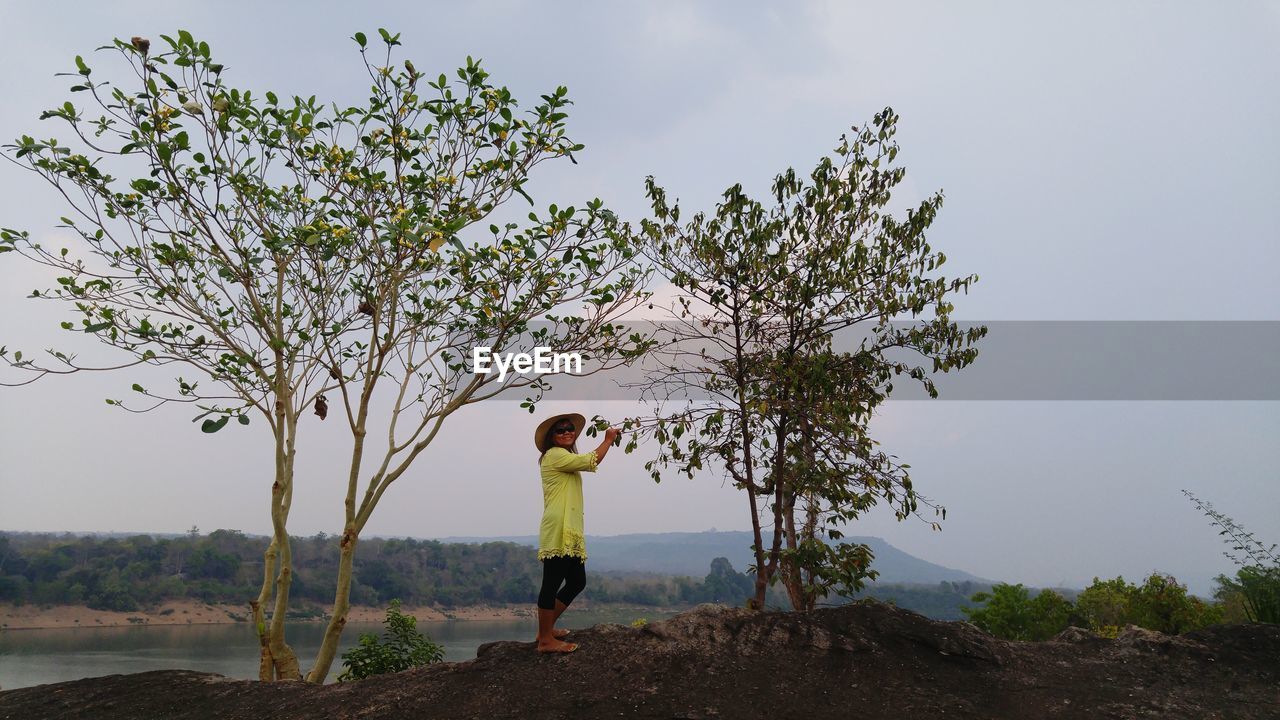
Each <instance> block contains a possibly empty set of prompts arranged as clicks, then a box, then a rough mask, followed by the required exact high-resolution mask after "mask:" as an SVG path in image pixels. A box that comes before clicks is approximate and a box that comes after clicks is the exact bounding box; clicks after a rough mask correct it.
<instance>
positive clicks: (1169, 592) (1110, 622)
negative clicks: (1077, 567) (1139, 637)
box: [1076, 573, 1225, 637]
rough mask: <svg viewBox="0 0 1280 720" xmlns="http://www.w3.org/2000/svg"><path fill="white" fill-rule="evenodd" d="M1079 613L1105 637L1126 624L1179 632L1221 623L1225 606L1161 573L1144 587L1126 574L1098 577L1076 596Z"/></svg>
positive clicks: (1091, 627)
mask: <svg viewBox="0 0 1280 720" xmlns="http://www.w3.org/2000/svg"><path fill="white" fill-rule="evenodd" d="M1076 615H1077V617H1078V618H1079V619H1080V620H1081V621H1082V622H1083V624H1085V625H1087V626H1088V627H1089V629H1090V630H1092V631H1094V632H1096V633H1098V634H1099V635H1102V636H1103V637H1115V636H1116V634H1117V633H1118V632H1119V630H1120V629H1121V628H1123V627H1124V626H1125V625H1137V626H1138V627H1141V628H1146V629H1148V630H1156V631H1159V632H1162V633H1168V634H1172V635H1177V634H1178V633H1184V632H1187V631H1189V630H1196V629H1198V628H1202V627H1205V626H1207V625H1213V624H1214V623H1220V622H1222V621H1223V619H1224V617H1225V615H1224V610H1223V608H1222V606H1221V605H1210V604H1208V603H1206V602H1204V601H1203V600H1201V599H1200V598H1197V597H1194V596H1191V595H1188V594H1187V588H1186V586H1185V585H1182V584H1180V583H1179V582H1178V581H1177V579H1176V578H1174V577H1171V576H1169V575H1163V574H1161V573H1152V574H1151V575H1150V576H1148V577H1147V579H1146V580H1145V581H1143V583H1142V585H1140V586H1135V585H1132V584H1130V583H1128V582H1125V579H1124V578H1123V577H1117V578H1115V579H1112V580H1099V579H1098V578H1096V577H1095V578H1094V579H1093V584H1092V585H1090V586H1089V587H1087V588H1085V589H1084V591H1083V592H1081V593H1080V594H1079V595H1078V596H1077V597H1076Z"/></svg>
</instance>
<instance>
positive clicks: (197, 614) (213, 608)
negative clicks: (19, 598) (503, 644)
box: [0, 600, 534, 632]
mask: <svg viewBox="0 0 1280 720" xmlns="http://www.w3.org/2000/svg"><path fill="white" fill-rule="evenodd" d="M531 608H532V606H529V607H525V606H523V605H498V606H485V605H477V606H467V607H458V608H450V609H441V608H436V607H429V606H425V607H419V606H403V607H401V608H400V611H401V612H403V613H404V614H406V615H412V616H413V617H415V618H417V620H418V622H445V621H449V620H490V621H493V620H524V619H529V618H533V617H534V614H533V610H532V609H531ZM386 615H387V609H386V608H384V607H372V606H353V607H352V608H351V610H350V612H349V613H348V614H347V622H351V623H381V622H382V621H383V620H384V619H385V618H386ZM326 620H328V616H327V615H316V616H314V617H296V618H294V617H291V618H289V622H291V623H318V622H324V621H326ZM249 621H250V613H249V608H248V606H247V605H230V604H225V603H212V604H211V603H204V602H200V601H199V600H170V601H166V602H163V603H160V604H159V605H157V606H155V607H153V608H148V609H145V610H136V611H131V612H123V611H116V610H94V609H92V608H89V607H86V606H84V605H49V606H40V605H36V604H27V605H22V606H15V605H8V604H0V632H4V631H8V630H59V629H67V628H107V627H135V626H139V625H232V624H236V623H248V622H249Z"/></svg>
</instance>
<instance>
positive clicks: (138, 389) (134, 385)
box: [133, 383, 146, 393]
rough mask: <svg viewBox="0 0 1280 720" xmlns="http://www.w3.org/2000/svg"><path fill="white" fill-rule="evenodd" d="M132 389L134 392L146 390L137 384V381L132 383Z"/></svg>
mask: <svg viewBox="0 0 1280 720" xmlns="http://www.w3.org/2000/svg"><path fill="white" fill-rule="evenodd" d="M133 391H134V392H140V393H144V392H146V390H144V389H143V387H142V386H141V385H139V384H138V383H134V384H133Z"/></svg>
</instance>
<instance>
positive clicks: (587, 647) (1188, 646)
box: [0, 601, 1280, 720]
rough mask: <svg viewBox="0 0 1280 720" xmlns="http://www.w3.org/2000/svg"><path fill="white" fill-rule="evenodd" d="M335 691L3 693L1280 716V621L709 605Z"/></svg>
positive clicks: (432, 714) (425, 711)
mask: <svg viewBox="0 0 1280 720" xmlns="http://www.w3.org/2000/svg"><path fill="white" fill-rule="evenodd" d="M567 639H570V640H574V641H576V642H578V643H580V645H581V647H580V648H579V650H578V651H577V652H574V653H571V654H568V655H539V654H537V653H535V652H534V649H533V644H532V643H517V642H499V643H490V644H488V645H484V646H481V648H480V651H479V656H478V657H477V658H476V659H475V660H471V661H468V662H461V663H440V664H438V665H433V666H430V667H427V668H421V669H418V670H412V671H408V672H404V673H399V674H396V675H384V676H380V677H376V678H372V679H369V680H365V681H362V682H356V683H344V684H331V685H327V686H324V687H314V686H307V685H303V684H300V683H277V684H263V683H256V682H248V681H240V680H228V679H226V678H223V677H221V676H218V675H207V674H201V673H193V672H185V671H161V672H150V673H140V674H136V675H113V676H108V677H102V678H93V679H89V680H80V681H76V682H68V683H60V684H56V685H44V686H40V687H34V688H24V689H20V690H13V691H9V692H2V693H0V718H3V719H5V720H38V719H48V720H54V719H57V718H93V719H94V720H116V719H119V720H126V719H127V720H135V719H138V718H227V719H229V720H230V719H240V718H243V719H244V720H261V719H262V718H271V719H272V720H289V719H292V718H297V719H299V720H302V719H303V718H306V719H307V720H311V719H312V718H396V719H397V720H399V719H401V718H607V717H641V718H727V719H729V720H738V719H740V718H742V719H746V718H766V717H768V718H843V717H856V718H859V720H869V719H872V718H934V717H942V718H1037V719H1038V718H1162V719H1164V718H1195V719H1197V720H1205V719H1208V718H1269V719H1274V718H1280V626H1273V625H1235V626H1219V627H1214V628H1209V629H1207V630H1201V631H1196V632H1192V633H1188V634H1185V635H1181V636H1165V635H1160V634H1158V633H1151V632H1148V631H1144V630H1140V629H1136V628H1131V629H1129V630H1127V631H1125V632H1124V633H1122V634H1121V636H1120V637H1119V638H1118V639H1116V640H1107V639H1103V638H1099V637H1097V636H1094V635H1092V634H1090V633H1087V632H1084V631H1079V630H1075V629H1072V630H1068V631H1067V632H1066V633H1063V635H1062V636H1060V637H1059V638H1058V639H1057V640H1055V641H1051V642H1043V643H1019V642H1005V641H1001V640H997V639H994V638H992V637H991V636H989V635H987V634H985V633H983V632H982V631H980V630H978V629H977V628H975V627H973V626H971V625H968V624H967V623H942V622H934V621H932V620H928V619H927V618H924V617H922V616H920V615H917V614H915V613H912V612H909V611H905V610H899V609H896V608H893V607H891V606H888V605H884V604H880V603H876V602H874V601H868V602H860V603H857V604H854V605H850V606H846V607H841V608H829V609H821V610H817V611H815V612H813V613H809V614H797V613H781V612H766V613H758V614H757V613H751V612H748V611H746V610H741V609H732V608H725V607H720V606H712V605H704V606H700V607H698V608H697V609H695V610H692V611H690V612H688V613H685V614H683V615H679V616H677V617H675V618H672V619H671V620H667V621H664V622H656V623H651V624H649V625H647V626H645V627H641V628H632V627H624V626H621V625H598V626H596V627H593V628H589V629H585V630H576V631H574V632H573V633H572V634H571V635H570V637H569V638H567Z"/></svg>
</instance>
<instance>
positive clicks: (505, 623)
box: [0, 609, 674, 690]
mask: <svg viewBox="0 0 1280 720" xmlns="http://www.w3.org/2000/svg"><path fill="white" fill-rule="evenodd" d="M672 614H674V611H655V610H649V609H642V610H634V609H606V610H581V611H577V612H575V611H574V610H572V609H571V610H570V611H569V612H567V613H566V614H565V615H564V617H562V618H561V622H560V623H559V624H560V626H561V627H567V628H570V629H573V628H583V627H590V626H591V625H596V624H598V623H606V622H613V623H621V624H629V623H630V622H631V621H633V620H635V619H636V618H637V617H646V618H648V619H650V620H657V619H660V618H664V617H669V616H670V615H672ZM324 627H325V626H324V624H323V623H293V624H291V625H290V626H289V628H288V630H287V638H288V641H289V644H290V645H292V646H293V649H294V651H295V652H297V654H298V659H299V660H300V661H301V663H302V666H303V669H304V672H305V669H306V668H307V667H308V666H309V665H310V663H311V662H312V661H313V660H314V658H315V653H316V651H317V650H319V649H320V641H321V639H322V637H323V635H324ZM537 628H538V625H537V619H536V618H524V619H519V620H442V621H433V622H425V621H422V622H419V623H418V629H419V630H421V631H422V632H423V633H425V634H426V635H427V636H428V637H430V638H431V639H432V640H433V641H435V642H437V643H440V644H441V645H443V646H444V653H445V660H448V661H459V660H470V659H472V658H474V657H475V656H476V648H478V647H480V646H481V645H482V644H484V643H487V642H493V641H496V640H517V641H522V642H529V641H532V640H533V637H534V635H535V634H536V633H537ZM382 629H383V628H382V625H381V624H379V623H351V624H349V625H347V629H346V631H345V632H343V634H342V645H341V649H340V650H339V656H341V653H342V651H344V650H346V649H348V648H350V647H351V646H353V645H355V644H356V643H357V642H358V641H359V638H360V635H361V633H368V632H372V633H378V634H381V632H382ZM168 669H181V670H198V671H200V672H211V673H218V674H219V675H226V676H227V677H233V678H246V679H254V678H257V675H258V639H257V637H256V636H255V635H254V632H253V628H252V626H250V625H249V624H247V623H238V624H233V625H141V626H132V627H116V628H57V629H48V630H5V631H0V689H4V690H14V689H17V688H21V687H29V686H31V685H42V684H45V683H53V682H63V681H66V680H79V679H81V678H87V677H98V676H101V675H115V674H118V673H136V672H144V671H147V670H168ZM341 670H342V662H341V659H340V658H339V659H336V660H335V661H334V664H333V670H332V671H331V672H330V674H329V679H330V680H331V681H332V680H333V679H335V678H336V677H337V676H338V673H339V672H341Z"/></svg>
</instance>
